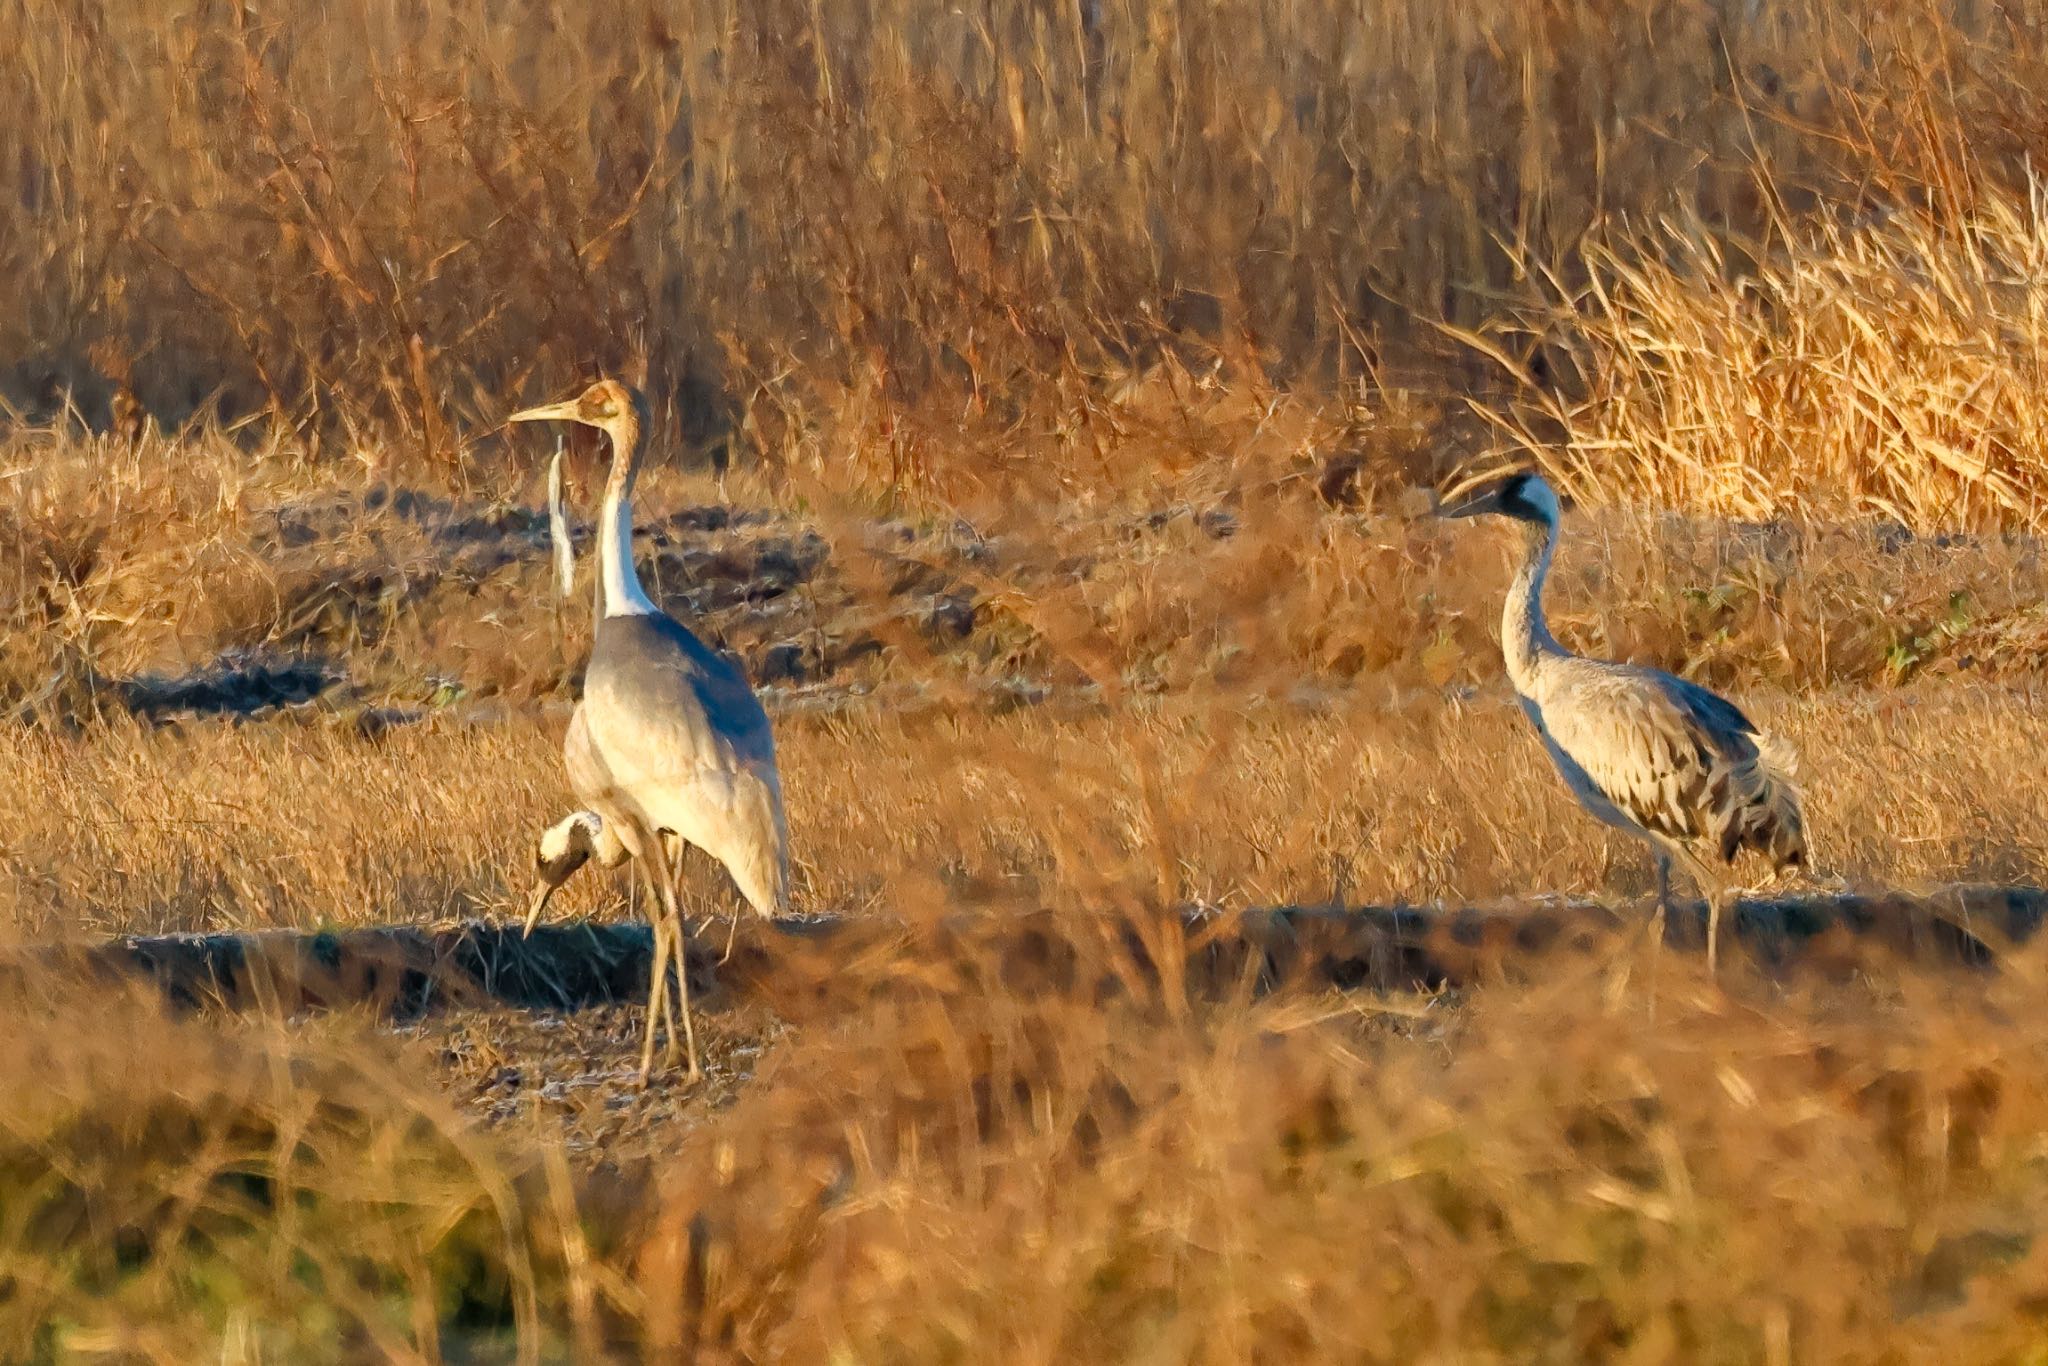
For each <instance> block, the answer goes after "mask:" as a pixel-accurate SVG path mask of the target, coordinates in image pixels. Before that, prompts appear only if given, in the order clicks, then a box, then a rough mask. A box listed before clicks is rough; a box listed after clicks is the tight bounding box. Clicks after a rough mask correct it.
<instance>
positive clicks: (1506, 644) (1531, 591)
mask: <svg viewBox="0 0 2048 1366" xmlns="http://www.w3.org/2000/svg"><path fill="white" fill-rule="evenodd" d="M1523 529H1524V531H1525V532H1526V533H1527V537H1528V544H1527V547H1526V548H1525V550H1524V551H1523V554H1522V565H1521V568H1520V569H1518V570H1517V571H1516V573H1515V582H1514V586H1513V587H1512V588H1510V589H1509V590H1508V601H1507V607H1506V609H1505V610H1503V611H1502V613H1501V619H1500V648H1501V653H1502V655H1503V656H1505V658H1506V660H1507V667H1508V679H1509V681H1511V682H1512V683H1513V684H1514V685H1515V691H1516V692H1518V693H1520V694H1521V695H1522V696H1524V697H1530V696H1533V695H1534V691H1535V688H1536V672H1537V666H1538V665H1539V664H1540V663H1541V661H1542V660H1543V659H1544V658H1545V657H1547V656H1553V655H1561V654H1563V653H1564V647H1563V646H1561V645H1559V644H1558V643H1557V638H1556V637H1555V636H1553V635H1551V634H1550V627H1549V625H1548V624H1547V623H1546V622H1545V621H1544V620H1543V581H1544V580H1545V579H1546V578H1548V577H1549V576H1550V557H1551V556H1552V555H1554V554H1556V553H1557V523H1556V522H1531V523H1524V524H1523Z"/></svg>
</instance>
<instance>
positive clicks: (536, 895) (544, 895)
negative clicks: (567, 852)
mask: <svg viewBox="0 0 2048 1366" xmlns="http://www.w3.org/2000/svg"><path fill="white" fill-rule="evenodd" d="M559 885H560V884H559V883H554V882H549V881H548V880H547V879H546V878H542V879H541V880H540V883H539V884H538V885H537V886H535V887H534V889H533V898H532V900H531V901H529V902H528V903H527V907H526V927H525V928H524V929H522V930H520V931H519V937H520V938H521V939H524V938H526V937H527V936H528V935H530V934H532V933H533V927H534V926H535V925H537V924H539V923H540V913H541V912H542V911H544V910H546V909H547V908H548V898H549V897H551V896H553V895H554V894H555V888H556V887H557V886H559Z"/></svg>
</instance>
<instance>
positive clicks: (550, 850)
mask: <svg viewBox="0 0 2048 1366" xmlns="http://www.w3.org/2000/svg"><path fill="white" fill-rule="evenodd" d="M602 824H603V819H602V817H600V816H599V815H598V814H597V813H596V812H594V811H572V812H570V813H569V814H568V815H567V816H564V817H563V818H562V819H561V820H559V821H557V822H555V823H554V824H553V825H551V826H549V827H548V828H547V829H546V830H543V831H542V832H541V836H540V844H539V847H538V848H536V849H535V850H534V853H533V871H534V873H535V881H534V884H533V892H532V895H531V896H530V897H529V898H528V900H527V903H526V928H525V929H524V930H523V931H521V933H522V934H532V933H533V927H534V925H535V924H536V923H538V922H539V920H540V913H541V912H542V911H544V910H546V909H547V905H548V898H549V897H551V896H553V895H554V894H555V889H556V888H557V887H559V886H561V885H562V884H563V883H565V882H567V881H568V880H569V879H570V878H571V877H572V876H574V875H575V872H576V870H577V869H578V868H581V867H582V866H583V865H584V864H586V863H588V862H589V861H590V857H591V855H592V854H594V853H597V852H598V849H597V844H598V840H599V831H600V830H601V828H602Z"/></svg>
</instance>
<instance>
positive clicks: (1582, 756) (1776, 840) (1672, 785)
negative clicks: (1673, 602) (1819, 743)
mask: <svg viewBox="0 0 2048 1366" xmlns="http://www.w3.org/2000/svg"><path fill="white" fill-rule="evenodd" d="M1489 513H1490V514H1493V515H1496V516H1501V517H1507V518H1510V519H1512V520H1513V521H1515V522H1516V523H1518V524H1519V525H1520V526H1521V527H1522V529H1523V533H1524V537H1525V546H1524V551H1523V555H1522V561H1521V566H1520V568H1519V569H1518V570H1517V571H1516V574H1515V580H1514V585H1513V587H1511V588H1510V589H1509V590H1508V599H1507V607H1506V610H1505V611H1504V612H1503V613H1502V616H1501V631H1500V634H1501V651H1502V653H1503V654H1504V655H1505V656H1506V661H1507V673H1508V679H1509V681H1510V682H1511V683H1512V684H1513V685H1514V689H1515V695H1516V697H1517V698H1518V699H1519V700H1520V701H1521V704H1522V710H1523V711H1524V712H1525V713H1527V714H1528V717H1529V720H1530V721H1531V722H1533V723H1534V724H1535V727H1536V733H1537V735H1538V736H1539V737H1541V739H1542V741H1543V747H1544V749H1546V750H1547V751H1549V754H1550V758H1551V761H1552V762H1553V763H1555V764H1556V765H1557V771H1558V772H1559V773H1560V774H1561V775H1562V776H1563V778H1564V781H1565V785H1566V786H1567V787H1569V788H1570V789H1571V792H1572V795H1573V796H1574V797H1576V798H1578V801H1579V805H1581V806H1583V807H1585V808H1586V810H1588V811H1590V812H1591V813H1592V814H1593V815H1595V816H1597V817H1599V818H1600V819H1601V820H1603V821H1605V822H1606V823H1607V824H1609V825H1611V826H1613V827H1615V828H1616V829H1618V830H1623V831H1626V832H1627V833H1629V834H1631V835H1634V836H1635V837H1636V838H1638V839H1640V840H1642V841H1644V842H1645V843H1646V844H1648V845H1649V846H1650V848H1651V850H1652V851H1653V852H1654V853H1655V855H1656V859H1657V913H1656V916H1655V921H1656V923H1655V924H1654V926H1653V932H1654V933H1655V934H1656V935H1657V937H1658V938H1659V939H1660V940H1661V938H1662V935H1663V923H1662V922H1663V919H1664V914H1665V910H1666V908H1667V907H1668V906H1669V904H1670V899H1671V865H1672V863H1673V862H1678V863H1683V864H1684V865H1685V867H1686V871H1687V872H1689V873H1690V874H1692V877H1693V880H1694V881H1695V882H1697V883H1698V884H1699V886H1700V890H1701V891H1702V892H1703V893H1705V895H1706V897H1707V906H1708V911H1707V964H1708V970H1709V971H1710V972H1712V971H1715V970H1716V969H1717V968H1718V966H1719V952H1718V949H1719V938H1720V928H1721V910H1722V904H1723V902H1724V901H1725V900H1726V899H1727V897H1728V893H1727V891H1726V889H1725V888H1724V886H1723V885H1722V879H1720V878H1718V877H1716V876H1715V875H1714V874H1713V873H1712V872H1711V870H1710V869H1709V867H1708V860H1710V859H1714V858H1718V859H1719V860H1720V861H1721V862H1722V863H1724V864H1732V863H1733V862H1734V861H1735V856H1736V854H1737V853H1738V852H1740V851H1741V850H1743V849H1745V848H1747V849H1753V850H1755V851H1757V852H1758V853H1760V854H1763V855H1764V856H1765V857H1766V858H1768V859H1769V860H1770V861H1771V863H1772V865H1773V867H1774V868H1775V869H1778V870H1783V869H1784V868H1786V867H1789V866H1792V865H1795V864H1801V863H1804V862H1805V861H1806V826H1805V821H1804V818H1803V817H1802V815H1801V812H1800V802H1799V793H1798V790H1797V789H1796V788H1795V787H1794V785H1793V772H1794V764H1793V758H1792V755H1791V752H1790V751H1789V750H1788V749H1786V748H1785V747H1784V746H1783V745H1782V744H1781V743H1779V742H1777V741H1775V740H1774V739H1772V738H1771V737H1770V736H1767V735H1766V734H1765V733H1764V732H1763V731H1761V730H1759V729H1758V728H1757V726H1756V725H1755V724H1754V723H1753V722H1751V721H1750V719H1749V718H1748V717H1747V716H1744V715H1743V714H1742V712H1741V711H1740V710H1739V709H1738V708H1737V707H1736V706H1735V705H1734V704H1733V703H1731V702H1729V701H1728V700H1727V699H1725V698H1723V697H1720V696H1717V695H1716V694H1714V693H1711V692H1709V691H1707V690H1706V689H1705V688H1702V687H1700V686H1699V685H1698V684H1697V683H1689V682H1687V681H1686V680H1685V679H1682V678H1679V677H1676V676H1675V675H1672V674H1668V673H1665V672H1663V671H1662V670H1660V669H1651V668H1646V667H1644V666H1642V665H1639V664H1621V663H1615V662H1612V661H1609V660H1604V659H1587V658H1585V657H1584V656H1581V655H1576V654H1573V653H1572V652H1571V651H1570V650H1567V649H1565V648H1564V646H1562V645H1560V644H1558V642H1557V638H1556V637H1555V636H1553V635H1551V633H1550V627H1549V626H1548V625H1547V624H1545V622H1544V619H1543V582H1544V579H1545V578H1546V577H1547V576H1548V574H1549V572H1550V561H1551V557H1552V556H1553V555H1554V554H1555V553H1556V551H1557V541H1558V523H1559V519H1560V508H1559V505H1558V499H1557V494H1556V492H1555V491H1554V490H1553V489H1552V488H1551V487H1550V485H1549V484H1548V483H1547V482H1545V480H1544V479H1543V477H1542V476H1541V475H1539V474H1530V473H1520V474H1512V475H1509V476H1507V477H1506V478H1505V479H1502V480H1500V481H1499V482H1497V483H1494V484H1492V485H1491V486H1489V487H1487V488H1486V489H1484V490H1483V491H1481V492H1479V493H1477V494H1475V495H1473V496H1471V497H1469V498H1466V499H1464V500H1462V501H1460V502H1457V503H1455V504H1453V505H1452V506H1450V507H1447V508H1445V509H1444V510H1443V513H1442V515H1443V516H1446V517H1476V516H1480V515H1482V514H1489Z"/></svg>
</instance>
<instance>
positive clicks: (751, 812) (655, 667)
mask: <svg viewBox="0 0 2048 1366" xmlns="http://www.w3.org/2000/svg"><path fill="white" fill-rule="evenodd" d="M507 421H510V422H580V423H583V424H584V425H586V426H591V427H596V428H598V429H599V430H601V431H603V432H604V433H605V435H606V436H608V437H610V438H611V445H612V463H611V473H610V476H609V478H608V479H607V480H606V482H605V491H604V505H603V510H602V512H601V513H600V514H599V517H598V567H599V594H600V596H601V598H602V601H603V612H602V614H601V615H600V616H599V618H598V621H597V624H596V628H595V632H594V637H593V640H592V644H591V651H590V665H589V667H588V669H587V670H586V671H585V673H584V679H583V701H582V703H581V704H580V705H579V706H578V707H577V709H576V715H575V717H574V718H572V719H571V722H570V726H569V736H568V739H567V740H566V741H565V742H564V744H563V759H564V762H565V763H566V765H567V767H568V769H569V780H570V785H571V786H572V787H573V788H575V790H576V792H577V795H578V796H579V797H580V798H582V799H583V801H584V803H585V805H586V806H589V807H590V808H591V809H592V810H593V811H595V812H596V813H597V815H598V817H599V818H600V820H601V822H602V829H603V830H604V831H607V832H610V833H611V834H612V835H613V836H615V837H616V839H617V840H618V843H619V846H620V848H621V849H622V850H623V851H624V852H625V854H626V855H627V856H629V857H630V858H632V860H633V863H634V866H635V868H636V869H637V870H638V872H639V873H640V875H641V876H642V877H643V878H645V879H646V880H647V882H648V884H649V888H650V891H651V893H652V895H653V898H654V901H653V905H652V906H651V909H650V914H649V916H648V921H649V924H650V926H651V927H652V929H653V933H654V962H653V972H652V976H653V980H652V982H651V983H650V984H649V988H648V998H647V1033H646V1036H645V1038H644V1040H643V1041H642V1044H641V1052H640V1075H641V1078H642V1080H643V1081H644V1080H645V1079H646V1078H647V1077H648V1076H649V1075H651V1074H652V1072H653V1070H654V1041H655V1034H656V1032H657V1030H658V1028H659V1026H660V1021H661V1017H662V1015H663V1014H664V1013H665V1012H666V1011H667V1008H668V989H667V984H668V966H669V957H670V955H671V954H673V955H674V956H675V959H676V966H677V968H678V971H677V974H676V976H677V979H678V982H679V991H680V999H681V1006H682V1018H683V1037H684V1041H685V1047H686V1049H687V1052H688V1058H689V1074H690V1076H691V1077H692V1078H695V1077H698V1076H700V1075H702V1071H703V1069H702V1065H701V1064H700V1062H699V1060H698V1057H697V1034H696V1027H695V1025H694V1024H693V1023H692V1021H691V1019H690V994H689V993H690V979H689V972H688V967H687V959H686V957H685V955H684V926H683V917H682V913H681V911H680V910H679V909H678V907H677V903H676V888H675V877H674V870H673V868H671V867H670V866H669V864H668V861H667V860H666V859H664V858H663V857H662V839H663V837H664V836H665V835H674V836H675V837H676V838H677V839H679V840H681V841H684V842H686V843H689V844H694V845H696V846H697V847H698V848H699V849H702V850H704V851H705V852H706V853H708V854H710V855H711V856H712V857H713V858H715V859H717V860H718V861H719V862H720V863H722V864H723V865H725V869H726V872H727V873H729V874H730V875H731V877H732V880H733V882H734V883H735V884H736V885H737V886H738V887H739V890H740V894H741V895H742V896H744V897H745V898H746V899H747V902H748V903H749V904H750V905H751V906H753V908H754V909H755V910H756V911H757V912H759V913H760V914H762V915H764V916H772V915H774V914H776V913H777V912H779V911H780V910H782V909H783V908H784V906H785V904H786V902H787V899H788V889H789V836H788V825H787V822H786V821H785V819H784V816H783V810H782V782H781V779H780V777H779V775H778V774H777V771H776V767H775V740H774V736H773V733H772V732H771V730H770V729H769V725H768V714H767V713H766V712H765V711H763V710H762V709H761V703H760V700H759V699H758V698H756V697H755V696H754V691H753V689H752V688H751V687H749V686H748V684H747V680H746V677H745V675H743V674H742V673H741V672H740V671H739V670H738V669H736V668H734V667H733V666H732V665H731V664H730V663H728V662H727V661H726V660H725V659H723V658H722V657H720V656H719V654H718V653H717V652H716V651H714V650H712V649H711V648H710V647H709V646H707V645H705V644H704V642H703V641H701V640H699V639H697V637H696V636H694V635H692V634H691V633H690V632H689V631H688V630H687V629H686V628H685V627H684V626H683V625H682V623H680V622H678V621H677V620H675V618H673V617H671V616H669V615H668V614H667V613H665V612H663V611H662V610H661V609H660V608H658V607H656V606H655V605H654V603H653V602H652V601H651V600H650V599H649V598H648V596H647V593H646V591H645V590H644V589H642V588H641V586H640V577H639V575H638V574H637V573H636V572H635V570H634V568H633V506H632V497H633V483H634V480H635V478H636V476H637V475H638V472H639V456H640V432H641V429H642V428H643V427H644V426H645V424H646V404H645V402H644V401H643V400H642V399H641V398H640V396H639V395H638V394H635V393H634V392H633V391H632V390H630V389H628V388H626V386H625V385H623V384H620V383H618V382H617V381H616V380H610V379H601V380H599V381H598V382H597V383H595V384H593V385H591V386H590V387H589V388H588V389H586V390H584V391H583V393H582V395H580V396H579V397H577V398H574V399H571V400H568V401H566V402H562V403H550V404H544V405H542V406H541V407H538V408H527V409H524V410H522V411H520V412H517V413H514V414H512V415H511V417H510V418H508V419H507ZM579 723H580V724H579ZM572 819H573V818H572ZM668 1048H669V1050H670V1052H671V1055H672V1054H673V1050H674V1048H675V1031H674V1029H673V1028H671V1029H670V1030H669V1031H668Z"/></svg>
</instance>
